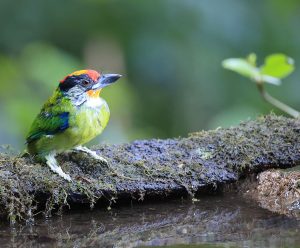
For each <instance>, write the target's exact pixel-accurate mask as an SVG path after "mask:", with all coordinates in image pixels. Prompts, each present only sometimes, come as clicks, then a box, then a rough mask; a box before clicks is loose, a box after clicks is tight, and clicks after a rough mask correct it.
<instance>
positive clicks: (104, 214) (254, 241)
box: [0, 195, 300, 247]
mask: <svg viewBox="0 0 300 248" xmlns="http://www.w3.org/2000/svg"><path fill="white" fill-rule="evenodd" d="M207 243H209V244H218V245H221V246H225V247H231V246H240V247H283V246H285V247H297V244H300V221H299V220H298V221H297V220H295V219H291V218H287V217H284V216H279V215H276V214H272V213H270V212H268V211H267V210H263V209H261V208H259V207H257V206H256V205H254V204H253V203H249V202H245V201H243V200H241V199H240V198H238V197H237V196H231V195H225V196H210V197H205V198H200V201H199V202H195V203H191V201H190V200H168V202H167V203H162V202H160V203H152V204H150V203H144V204H137V203H135V204H134V205H133V206H123V207H120V208H117V209H112V210H111V211H107V210H104V209H99V210H93V211H81V212H79V211H76V212H72V213H70V214H67V215H64V216H63V217H53V218H51V219H49V220H44V219H40V220H37V221H36V223H35V225H33V226H20V227H15V228H10V227H7V225H4V224H2V225H1V226H0V244H2V245H1V247H5V246H4V244H6V245H7V246H10V247H11V246H15V247H29V246H34V247H35V246H43V247H53V246H54V247H56V246H61V247H112V246H114V247H137V246H161V245H174V244H207ZM184 247H186V246H184ZM191 247H194V246H191Z"/></svg>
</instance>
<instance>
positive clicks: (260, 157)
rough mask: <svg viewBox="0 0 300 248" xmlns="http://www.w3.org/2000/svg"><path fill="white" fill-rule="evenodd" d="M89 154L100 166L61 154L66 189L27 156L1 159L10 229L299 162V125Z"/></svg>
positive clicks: (256, 124) (0, 185)
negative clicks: (102, 203)
mask: <svg viewBox="0 0 300 248" xmlns="http://www.w3.org/2000/svg"><path fill="white" fill-rule="evenodd" d="M93 149H95V150H97V151H98V152H99V153H100V154H101V155H102V156H104V157H106V158H107V160H108V161H109V165H108V166H107V165H103V164H101V163H99V162H98V161H95V160H94V159H92V158H90V157H89V156H87V155H85V154H81V153H70V154H61V155H60V156H58V161H59V163H60V164H61V165H62V167H63V170H64V171H66V172H67V173H69V174H70V175H71V177H72V179H73V182H72V183H68V182H67V181H65V180H64V179H62V178H61V177H59V176H58V175H56V174H54V173H52V172H51V171H50V169H49V168H48V167H47V166H45V165H43V164H39V163H35V162H33V161H32V159H31V158H30V157H23V158H20V157H11V156H8V155H5V154H0V177H1V178H0V179H1V180H0V213H1V214H2V216H4V217H8V218H9V219H10V221H11V222H12V223H14V222H15V221H19V220H28V221H31V220H32V219H33V216H34V215H35V214H37V213H40V212H42V213H43V214H44V215H45V216H48V217H49V216H51V214H52V213H53V211H56V212H58V213H62V212H63V209H68V208H69V207H70V206H72V204H73V203H84V204H86V203H88V204H89V205H90V207H91V208H93V207H94V205H95V203H96V202H97V201H98V200H99V199H101V198H102V197H105V199H107V200H108V201H109V202H111V203H112V202H114V201H115V200H116V198H117V197H119V196H122V195H123V196H127V197H133V198H135V199H144V197H145V196H147V195H148V194H152V195H153V194H162V193H163V194H168V193H169V192H176V191H178V190H179V191H181V192H182V189H185V191H186V192H188V193H189V194H191V195H194V194H195V192H197V191H198V190H199V189H204V188H210V189H211V190H216V189H217V188H218V186H219V185H221V184H224V183H227V182H232V181H235V180H237V179H238V178H240V177H241V176H246V175H247V174H249V173H253V172H257V171H261V170H263V169H267V168H270V167H279V166H282V167H287V166H293V165H295V164H296V163H299V160H300V156H299V150H300V120H295V119H287V118H284V117H277V116H274V115H269V116H266V117H260V118H258V119H257V120H256V121H249V122H244V123H241V124H240V125H239V126H237V127H233V128H228V129H222V128H219V129H216V130H212V131H201V132H198V133H193V134H190V136H189V137H187V138H180V139H166V140H156V139H154V140H141V141H135V142H132V143H130V144H122V145H111V146H108V145H99V146H95V147H94V148H93Z"/></svg>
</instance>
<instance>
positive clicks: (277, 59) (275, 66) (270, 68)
mask: <svg viewBox="0 0 300 248" xmlns="http://www.w3.org/2000/svg"><path fill="white" fill-rule="evenodd" d="M293 70H294V60H293V59H292V58H290V57H288V56H286V55H284V54H280V53H278V54H271V55H269V56H267V57H266V59H265V64H264V65H262V66H261V68H260V72H261V74H262V76H263V75H268V76H271V77H274V78H278V79H282V78H285V77H287V76H288V75H289V74H291V73H292V72H293ZM266 82H268V81H266ZM268 83H269V82H268Z"/></svg>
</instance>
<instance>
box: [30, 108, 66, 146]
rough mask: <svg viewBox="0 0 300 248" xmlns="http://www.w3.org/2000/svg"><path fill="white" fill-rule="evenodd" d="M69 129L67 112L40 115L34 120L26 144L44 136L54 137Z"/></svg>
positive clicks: (42, 113)
mask: <svg viewBox="0 0 300 248" xmlns="http://www.w3.org/2000/svg"><path fill="white" fill-rule="evenodd" d="M68 127H69V112H63V111H62V112H55V113H53V112H51V111H50V112H47V111H43V110H42V111H41V113H40V114H39V115H38V116H37V117H36V119H35V120H34V122H33V124H32V126H31V129H30V131H29V134H28V136H27V139H26V143H27V144H29V143H31V142H33V141H35V140H38V139H40V138H41V137H42V136H45V135H54V134H57V133H60V132H63V131H64V130H66V129H67V128H68Z"/></svg>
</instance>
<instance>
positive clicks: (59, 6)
mask: <svg viewBox="0 0 300 248" xmlns="http://www.w3.org/2000/svg"><path fill="white" fill-rule="evenodd" d="M299 23H300V1H299V0H265V1H261V0H252V1H241V0H227V1H219V0H210V1H201V0H151V1H150V0H149V1H146V0H144V1H141V0H118V1H117V0H110V1H97V0H81V1H73V0H72V1H70V0H66V1H59V0H51V1H38V0H24V1H11V0H1V1H0V31H1V32H0V120H1V122H0V128H1V131H0V144H11V145H12V146H13V147H15V148H16V149H22V148H23V147H24V139H25V135H26V133H27V131H28V129H29V126H30V124H31V122H32V120H33V119H34V117H35V115H36V114H37V113H38V111H39V109H40V108H41V105H42V104H43V102H44V101H45V100H46V99H47V98H48V97H49V96H50V95H51V94H52V91H53V90H54V89H55V88H56V86H57V84H58V81H59V80H61V79H62V78H64V76H66V75H67V74H69V73H71V72H72V71H75V70H78V69H82V68H92V69H96V70H101V71H104V72H114V73H121V74H123V75H124V77H123V78H122V80H120V81H119V83H117V84H115V85H114V86H112V87H109V88H107V89H105V91H104V92H103V97H104V98H105V99H106V100H107V102H108V103H109V106H110V109H111V120H110V123H109V125H108V127H107V129H106V130H105V131H104V133H103V135H102V136H100V137H99V138H98V139H97V140H96V141H94V142H99V141H101V142H107V143H115V142H124V141H130V140H133V139H144V138H165V137H173V136H186V135H187V133H189V132H192V131H197V130H201V129H212V128H216V127H218V126H223V127H227V126H230V125H234V124H237V123H239V122H240V121H241V120H247V119H248V118H255V117H256V116H257V115H259V114H266V113H269V112H270V111H271V110H272V107H271V106H270V105H268V104H267V103H264V102H263V101H262V100H261V98H260V97H259V94H258V92H257V90H256V88H255V85H254V84H253V83H251V82H250V81H249V80H248V79H245V78H242V77H241V76H239V75H237V74H235V73H233V72H230V71H226V70H224V69H223V68H222V67H221V61H222V60H223V59H225V58H228V57H243V56H246V55H247V54H248V53H250V52H255V53H257V55H258V58H259V59H260V60H259V61H258V62H261V63H262V62H263V61H262V58H263V57H264V56H266V55H268V54H270V53H275V52H282V53H285V54H287V55H289V56H291V57H292V58H294V59H295V61H296V71H295V72H294V73H293V74H292V75H291V76H289V77H288V78H287V79H285V80H284V84H283V85H282V86H281V87H275V86H269V87H268V88H269V90H270V92H271V94H273V95H274V96H277V97H278V98H279V99H281V100H283V101H285V102H286V103H288V104H290V105H292V106H293V107H295V108H296V109H298V110H299V109H300V96H299V92H300V82H299V73H300V68H298V69H297V62H299V61H300V49H299V47H300V32H299ZM275 112H276V111H275ZM277 113H279V112H277Z"/></svg>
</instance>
